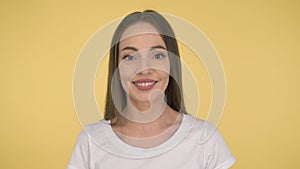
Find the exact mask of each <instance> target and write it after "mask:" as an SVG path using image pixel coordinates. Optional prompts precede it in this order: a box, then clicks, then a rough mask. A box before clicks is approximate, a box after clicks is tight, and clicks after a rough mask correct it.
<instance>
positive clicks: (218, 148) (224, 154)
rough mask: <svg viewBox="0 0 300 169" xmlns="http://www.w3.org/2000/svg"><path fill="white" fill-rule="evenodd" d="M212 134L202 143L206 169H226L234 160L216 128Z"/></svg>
mask: <svg viewBox="0 0 300 169" xmlns="http://www.w3.org/2000/svg"><path fill="white" fill-rule="evenodd" d="M212 132H213V133H212V135H211V136H210V137H209V138H208V140H207V141H206V142H205V143H204V149H205V159H206V160H205V161H206V168H207V169H228V168H229V167H231V166H232V165H233V164H234V163H235V161H236V160H235V158H234V157H233V156H232V154H231V152H230V150H229V148H228V146H227V145H226V143H225V141H224V139H223V137H222V136H221V134H220V132H219V131H218V130H217V129H216V128H215V130H213V131H212Z"/></svg>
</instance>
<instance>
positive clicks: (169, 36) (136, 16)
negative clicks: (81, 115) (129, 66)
mask: <svg viewBox="0 0 300 169" xmlns="http://www.w3.org/2000/svg"><path fill="white" fill-rule="evenodd" d="M137 22H147V23H150V24H151V25H153V26H154V27H155V28H156V29H157V31H158V32H159V34H160V35H161V37H162V39H163V41H164V43H165V44H166V47H167V50H168V52H169V53H170V54H171V55H172V57H170V65H171V67H170V75H172V76H169V84H168V86H167V89H166V91H165V96H166V101H167V104H168V105H169V106H170V107H171V108H172V109H174V110H176V111H178V112H181V113H186V111H185V106H184V102H183V94H182V91H181V89H182V80H181V64H180V59H179V58H180V55H179V50H178V44H177V40H176V38H175V35H174V32H173V30H172V28H171V26H170V24H169V23H168V21H167V20H166V19H165V18H164V17H163V16H162V15H160V14H159V13H157V12H155V11H153V10H145V11H143V12H134V13H131V14H129V15H127V16H126V17H125V18H124V19H123V20H122V21H121V23H120V24H119V25H118V27H117V29H116V31H115V33H114V36H113V38H112V42H111V48H110V55H109V68H108V84H107V95H106V105H105V112H104V119H105V120H112V119H114V118H117V117H118V115H119V112H118V109H117V108H116V106H120V107H118V108H124V107H125V106H126V94H125V91H124V89H123V88H122V85H121V83H120V80H118V79H120V75H119V72H116V73H115V71H116V70H117V68H118V56H119V41H120V38H121V36H122V34H123V32H124V31H125V30H126V29H127V28H128V27H129V26H130V25H132V24H135V23H137ZM177 57H178V58H177ZM114 76H115V77H117V78H116V79H117V80H116V79H115V77H114ZM113 77H114V79H113ZM112 91H113V93H114V94H112ZM119 110H120V109H119Z"/></svg>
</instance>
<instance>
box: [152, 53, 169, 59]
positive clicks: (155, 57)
mask: <svg viewBox="0 0 300 169" xmlns="http://www.w3.org/2000/svg"><path fill="white" fill-rule="evenodd" d="M157 56H161V57H160V58H157ZM153 57H154V59H163V58H165V57H166V55H165V54H163V53H157V54H155V55H154V56H153Z"/></svg>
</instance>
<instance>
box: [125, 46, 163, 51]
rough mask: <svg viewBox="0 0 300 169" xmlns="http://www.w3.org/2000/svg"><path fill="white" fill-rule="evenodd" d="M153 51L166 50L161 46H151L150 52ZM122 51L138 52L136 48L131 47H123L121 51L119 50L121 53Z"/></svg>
mask: <svg viewBox="0 0 300 169" xmlns="http://www.w3.org/2000/svg"><path fill="white" fill-rule="evenodd" d="M154 49H164V50H166V48H165V47H163V46H161V45H156V46H152V47H151V48H150V50H154ZM123 50H133V51H138V49H137V48H135V47H132V46H126V47H124V48H123V49H121V51H123Z"/></svg>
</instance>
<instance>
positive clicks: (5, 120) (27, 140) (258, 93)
mask: <svg viewBox="0 0 300 169" xmlns="http://www.w3.org/2000/svg"><path fill="white" fill-rule="evenodd" d="M147 8H151V9H155V10H157V11H160V12H165V13H170V14H174V15H177V16H180V17H182V18H185V19H186V20H188V21H190V22H191V23H193V24H195V25H196V26H197V27H199V28H200V29H201V30H202V31H203V32H204V33H205V34H206V35H207V36H208V37H209V38H210V40H211V41H212V42H213V44H214V46H215V48H216V49H217V51H218V53H219V56H220V58H221V60H222V63H223V66H224V69H225V73H226V78H227V100H226V107H225V112H224V115H223V118H222V121H221V123H220V125H219V129H220V130H221V133H222V135H223V136H224V138H225V140H226V142H227V143H228V146H229V147H230V150H231V151H232V153H233V154H234V156H235V157H236V159H237V163H236V164H235V165H234V167H232V168H234V169H237V168H242V169H248V168H249V169H250V168H262V169H265V168H270V169H281V168H299V167H300V162H299V158H300V152H299V151H300V146H299V143H300V132H299V129H300V123H299V119H300V114H299V113H300V106H299V105H300V103H299V100H300V99H299V96H300V89H299V86H300V79H299V75H300V68H299V66H300V65H299V64H300V51H299V44H300V31H299V30H300V22H299V21H300V2H299V1H297V0H294V1H293V0H287V1H284V0H264V1H261V0H252V1H246V0H242V1H240V0H228V1H216V0H210V1H199V0H191V1H183V0H172V1H171V0H152V1H149V0H148V1H144V0H128V1H124V0H123V1H78V0H75V1H74V0H73V1H58V0H52V1H50V0H49V1H45V0H41V1H37V0H28V1H21V0H20V1H16V0H12V1H1V2H0V18H1V19H0V20H1V22H0V57H1V58H0V75H1V76H0V77H1V85H0V86H1V88H0V94H1V100H0V113H1V118H0V135H1V139H0V153H1V154H0V168H10V169H16V168H28V169H40V168H43V169H48V168H49V169H53V168H65V167H66V165H67V163H68V160H69V158H70V155H71V152H72V150H73V146H74V143H75V140H76V137H77V135H78V133H79V132H80V130H81V126H80V123H79V122H78V120H77V117H76V113H75V111H74V106H73V100H72V76H73V70H74V66H75V63H76V59H77V57H78V55H79V52H80V50H81V48H82V47H83V45H84V44H85V42H86V41H87V40H88V38H89V37H90V36H91V35H92V34H93V33H94V32H95V31H96V30H98V29H99V28H100V27H102V26H104V25H105V24H107V23H109V22H110V21H111V20H113V19H116V18H119V17H122V16H124V15H125V14H128V13H129V12H132V11H136V10H144V9H147ZM207 103H209V102H207ZM203 111H205V110H203Z"/></svg>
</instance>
